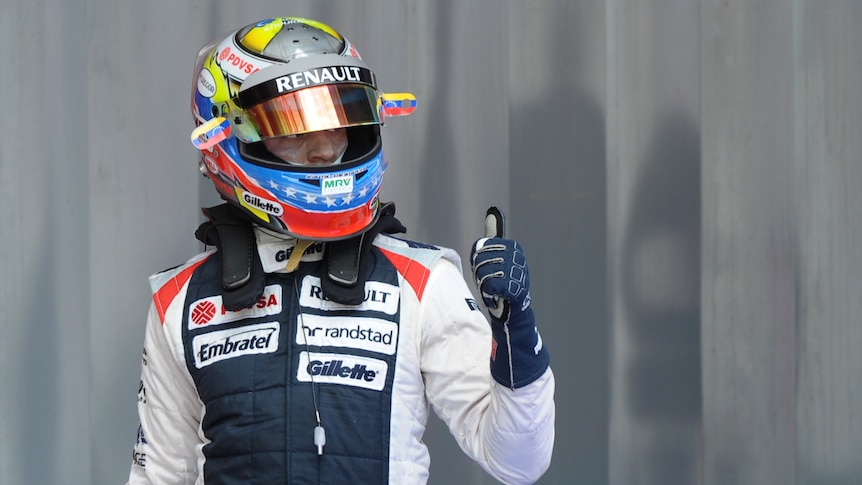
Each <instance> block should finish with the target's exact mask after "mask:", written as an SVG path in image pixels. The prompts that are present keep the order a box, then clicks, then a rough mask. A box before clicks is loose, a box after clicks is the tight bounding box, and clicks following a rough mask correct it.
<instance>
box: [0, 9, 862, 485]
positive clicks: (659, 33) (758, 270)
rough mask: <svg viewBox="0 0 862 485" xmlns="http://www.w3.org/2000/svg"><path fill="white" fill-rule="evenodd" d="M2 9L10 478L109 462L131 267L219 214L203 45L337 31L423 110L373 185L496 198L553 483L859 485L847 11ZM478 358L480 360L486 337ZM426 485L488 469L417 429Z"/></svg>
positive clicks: (422, 205) (858, 121)
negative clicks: (427, 461)
mask: <svg viewBox="0 0 862 485" xmlns="http://www.w3.org/2000/svg"><path fill="white" fill-rule="evenodd" d="M240 4H241V2H232V3H228V2H224V1H218V2H205V1H203V0H194V1H189V2H181V3H177V2H172V1H167V0H156V1H153V2H131V3H117V2H109V1H106V0H77V1H62V0H3V1H2V2H0V106H2V116H0V268H2V270H3V275H4V276H5V277H3V278H0V484H3V485H6V484H9V485H12V484H19V483H40V484H41V483H45V484H97V485H101V484H109V483H121V482H122V481H123V480H124V479H125V475H126V473H127V469H128V465H129V462H130V459H131V457H130V453H131V446H132V442H133V440H134V433H135V427H136V417H135V399H136V398H135V395H136V392H137V383H138V376H137V374H138V365H139V354H140V349H141V345H142V340H143V320H144V316H145V311H146V305H147V304H148V289H147V283H146V276H147V275H148V274H150V273H152V272H154V271H157V270H160V269H163V268H165V267H168V266H172V265H174V264H177V263H179V262H181V261H184V260H185V259H186V258H188V257H189V256H190V255H191V254H193V253H194V252H196V251H197V250H198V248H199V246H198V244H197V243H196V242H195V241H194V239H193V236H192V231H193V229H194V227H195V226H196V224H197V222H198V221H199V220H200V215H199V211H198V207H199V206H200V205H208V204H212V203H214V202H215V197H214V195H213V192H212V190H211V189H210V188H209V187H208V186H207V182H206V181H205V180H203V179H202V178H201V177H200V175H199V174H198V172H197V167H196V161H195V160H196V159H195V154H194V149H193V148H192V147H191V145H190V144H189V143H188V134H189V132H190V126H191V120H190V115H189V112H188V94H189V88H190V85H191V72H190V71H191V63H192V61H193V59H194V56H195V54H196V50H197V48H198V47H199V46H200V45H202V44H203V43H204V42H205V41H206V40H208V39H209V38H211V37H214V36H216V35H217V34H220V33H221V32H224V31H227V30H229V29H230V28H232V27H236V26H238V25H242V24H245V23H248V22H251V21H255V20H259V19H260V18H264V17H267V16H271V15H282V14H286V15H300V16H308V17H312V18H319V19H321V20H324V21H326V22H328V23H330V24H332V25H334V26H336V27H337V28H339V29H340V30H341V31H342V32H344V33H345V34H346V35H347V36H348V37H350V38H351V40H353V41H354V42H355V43H356V44H357V45H358V46H359V48H360V50H361V52H362V53H363V56H364V58H365V59H366V61H368V62H369V64H371V65H372V66H373V67H374V68H375V70H376V72H377V74H378V78H379V79H380V81H381V84H382V88H383V89H384V90H388V91H395V90H402V89H403V90H412V91H413V92H415V93H416V94H417V96H418V97H419V100H420V108H419V110H418V111H417V112H416V113H415V114H414V115H413V116H411V117H409V118H404V119H396V120H393V122H392V123H391V124H390V125H389V126H387V127H386V128H385V130H384V136H385V146H386V153H387V158H388V159H389V161H390V169H389V171H388V172H387V180H386V182H385V184H384V185H385V189H384V195H385V197H386V198H388V199H392V200H395V201H396V202H397V204H398V213H399V215H400V217H401V219H402V221H403V222H404V223H405V224H406V225H407V226H408V228H409V229H410V234H411V236H413V237H414V238H417V239H422V240H426V241H429V242H433V243H437V244H443V245H448V246H452V247H455V248H457V249H459V250H460V251H461V252H462V254H466V251H467V248H468V246H469V244H470V243H471V242H472V240H473V238H475V237H476V236H477V235H478V234H479V228H480V226H481V222H480V221H481V216H482V213H483V211H484V208H485V207H486V206H488V205H492V204H496V205H501V206H502V207H504V208H505V209H506V210H507V211H508V214H509V217H510V229H511V233H512V235H513V236H516V237H518V238H519V239H521V241H522V242H523V244H524V246H525V247H526V250H527V253H528V256H529V257H530V263H531V269H532V273H533V279H534V283H533V285H534V290H533V293H534V302H535V305H536V308H537V312H538V314H539V317H540V318H541V325H542V331H543V334H544V336H545V341H546V342H547V343H548V344H549V345H550V346H551V351H552V365H553V367H554V369H555V371H556V374H557V378H558V392H557V406H558V420H557V422H558V428H557V446H556V449H555V455H554V460H553V463H552V466H551V469H550V470H549V472H548V473H547V475H546V476H545V477H544V478H543V480H542V481H541V483H546V484H569V483H579V484H580V483H583V484H587V485H605V484H607V485H653V484H655V485H658V484H662V485H667V484H700V485H725V484H729V483H734V484H757V485H761V484H778V483H780V484H798V485H839V484H840V485H848V484H858V483H862V460H860V458H859V457H860V456H862V412H860V410H862V352H860V348H862V325H860V317H859V315H860V313H862V298H860V293H862V276H860V275H862V212H860V208H862V190H860V189H862V136H860V133H862V94H860V90H859V86H862V49H860V48H859V46H860V45H862V33H860V30H862V29H860V27H862V3H860V2H858V1H856V0H793V1H790V0H761V1H758V2H747V1H744V0H700V1H697V2H692V1H689V0H640V1H638V0H606V1H601V0H590V1H569V0H548V1H530V2H519V1H516V0H510V1H508V2H500V1H498V0H472V1H456V0H438V1H435V2H426V1H421V0H410V1H406V2H398V3H395V2H388V1H385V0H375V1H363V2H356V1H349V0H339V1H325V0H318V1H311V0H306V1H296V2H291V4H290V5H285V4H284V2H276V1H274V0H267V1H259V2H254V3H253V4H252V3H251V2H246V3H243V4H242V6H240ZM477 351H483V349H477ZM427 438H428V439H427V441H428V443H429V446H430V447H431V449H432V479H431V483H436V484H442V483H465V484H474V485H479V484H489V483H492V481H491V480H490V479H488V478H487V477H485V476H484V475H483V473H482V472H481V471H480V470H478V468H477V467H475V466H473V465H472V464H471V463H469V462H468V461H467V460H466V459H465V458H464V457H463V456H462V454H461V452H460V451H459V450H458V449H457V447H456V446H455V444H454V441H453V440H452V439H451V438H450V437H449V436H448V434H447V432H446V430H445V429H444V428H443V427H442V426H441V425H440V424H439V423H438V422H436V421H435V422H434V423H432V425H431V427H430V429H429V431H428V434H427Z"/></svg>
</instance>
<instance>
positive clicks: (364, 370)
mask: <svg viewBox="0 0 862 485" xmlns="http://www.w3.org/2000/svg"><path fill="white" fill-rule="evenodd" d="M388 370H389V365H388V364H387V363H386V362H384V361H382V360H378V359H371V358H368V357H360V356H358V355H350V354H324V353H316V352H302V353H300V354H299V369H298V370H297V374H296V378H297V379H298V380H299V381H300V382H314V383H318V384H319V383H325V384H335V385H342V386H352V387H361V388H363V389H371V390H374V391H381V390H383V387H384V386H385V385H386V374H387V372H388Z"/></svg>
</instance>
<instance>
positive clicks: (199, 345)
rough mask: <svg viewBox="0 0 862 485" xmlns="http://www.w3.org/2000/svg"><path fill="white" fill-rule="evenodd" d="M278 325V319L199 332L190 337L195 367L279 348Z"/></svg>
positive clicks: (200, 367)
mask: <svg viewBox="0 0 862 485" xmlns="http://www.w3.org/2000/svg"><path fill="white" fill-rule="evenodd" d="M280 328H281V326H280V325H279V323H278V322H272V323H260V324H257V325H247V326H244V327H239V328H232V329H229V330H219V331H217V332H209V333H205V334H203V335H198V336H196V337H195V338H194V339H193V340H192V350H193V351H194V353H195V367H197V368H198V369H202V368H204V367H206V366H208V365H210V364H215V363H216V362H221V361H223V360H227V359H233V358H235V357H241V356H243V355H253V354H271V353H273V352H275V351H276V350H278V334H279V330H280Z"/></svg>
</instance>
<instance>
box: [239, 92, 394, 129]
mask: <svg viewBox="0 0 862 485" xmlns="http://www.w3.org/2000/svg"><path fill="white" fill-rule="evenodd" d="M244 118H245V122H246V124H247V125H250V126H246V127H243V128H244V129H243V130H241V133H238V135H237V136H239V137H240V138H247V139H244V140H243V141H246V142H256V141H260V140H264V139H267V138H276V137H279V136H286V135H299V134H302V133H308V132H310V131H320V130H331V129H334V128H344V127H348V126H358V125H369V124H380V110H379V107H378V98H377V92H376V91H375V90H374V88H371V87H369V86H365V85H362V84H326V85H322V86H314V87H309V88H305V89H300V90H297V91H292V92H289V93H286V94H283V95H281V96H278V97H275V98H272V99H269V100H267V101H264V102H263V103H260V104H257V105H254V106H252V107H250V108H248V109H246V110H245V116H244ZM248 128H252V129H251V130H249V129H248ZM238 131H240V130H238ZM254 138H257V139H254Z"/></svg>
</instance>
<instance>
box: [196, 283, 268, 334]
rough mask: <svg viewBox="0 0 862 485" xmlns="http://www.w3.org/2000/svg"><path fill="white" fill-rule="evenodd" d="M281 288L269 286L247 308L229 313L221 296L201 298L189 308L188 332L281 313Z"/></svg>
mask: <svg viewBox="0 0 862 485" xmlns="http://www.w3.org/2000/svg"><path fill="white" fill-rule="evenodd" d="M281 308H282V303H281V286H279V285H269V286H267V287H266V288H264V290H263V295H261V296H260V298H258V300H257V302H256V303H255V304H254V305H252V306H251V307H249V308H246V309H243V310H238V311H229V310H227V309H225V307H224V303H223V302H222V297H221V295H216V296H211V297H209V298H202V299H200V300H198V301H196V302H194V303H192V304H191V305H190V306H189V323H188V328H189V330H192V329H195V328H198V327H201V326H203V325H218V324H221V323H227V322H235V321H237V320H242V319H244V318H257V317H265V316H269V315H277V314H279V313H281Z"/></svg>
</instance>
